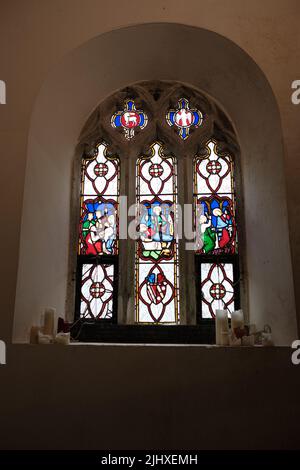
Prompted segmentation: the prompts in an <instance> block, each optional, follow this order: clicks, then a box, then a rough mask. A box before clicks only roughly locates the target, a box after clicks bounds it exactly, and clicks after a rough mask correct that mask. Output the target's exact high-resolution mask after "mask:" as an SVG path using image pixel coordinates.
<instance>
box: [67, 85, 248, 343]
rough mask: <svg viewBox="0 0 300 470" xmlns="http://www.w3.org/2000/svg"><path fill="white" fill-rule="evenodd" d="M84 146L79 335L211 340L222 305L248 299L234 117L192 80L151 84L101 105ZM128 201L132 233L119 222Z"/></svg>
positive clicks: (230, 306) (78, 261)
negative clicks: (243, 297)
mask: <svg viewBox="0 0 300 470" xmlns="http://www.w3.org/2000/svg"><path fill="white" fill-rule="evenodd" d="M79 149H80V152H81V153H82V155H83V156H82V159H81V190H80V196H79V199H80V208H78V212H79V213H80V217H79V248H78V254H77V259H76V260H75V257H73V260H74V269H75V265H76V273H77V276H76V301H75V318H76V320H77V323H79V324H80V331H79V337H80V338H81V339H83V340H101V339H102V340H105V338H108V339H111V340H114V338H117V339H118V340H120V341H123V340H124V341H126V340H127V341H130V340H131V338H132V341H134V340H137V341H144V340H148V341H158V342H159V341H169V342H172V341H173V342H182V341H183V342H193V341H195V342H213V341H214V321H213V318H214V311H215V309H216V308H221V307H224V308H228V310H229V312H230V311H231V309H233V308H238V307H239V306H240V279H241V276H240V265H241V263H240V254H239V253H238V247H239V246H240V240H241V239H242V235H241V236H240V234H242V230H241V225H242V223H241V217H240V214H239V211H238V209H237V208H239V207H240V200H241V194H240V192H239V193H238V197H237V188H238V191H240V182H239V177H238V174H237V173H236V171H235V170H236V166H238V165H237V164H236V162H237V157H238V155H239V147H238V144H237V140H236V137H235V133H234V130H233V127H232V124H231V123H230V121H229V119H228V118H227V117H226V115H225V114H224V112H223V111H222V110H221V109H220V107H219V106H217V104H216V103H215V102H214V101H213V100H212V99H210V98H208V97H207V96H206V95H204V94H203V93H200V92H199V91H198V90H196V89H194V88H192V87H189V86H187V85H184V84H180V83H176V82H143V83H139V84H136V85H134V86H130V87H127V88H126V89H124V90H121V91H120V92H117V93H115V94H114V95H112V96H110V97H109V98H107V99H106V100H105V101H104V102H103V103H101V104H100V105H99V106H98V107H97V108H96V110H95V111H94V113H93V114H92V116H91V117H90V119H89V121H88V122H87V124H86V126H85V128H84V129H83V132H82V135H81V138H80V144H79ZM90 193H91V194H90ZM123 196H125V197H126V201H124V200H123V201H120V199H122V197H123ZM185 205H186V206H188V205H189V206H190V208H192V209H188V208H187V209H186V208H185ZM131 206H134V207H135V209H134V212H131V213H130V217H129V220H128V222H130V223H131V224H132V223H134V225H135V236H134V237H128V232H127V228H126V227H125V229H124V226H123V229H122V227H121V230H120V226H119V224H120V213H122V215H124V213H125V212H124V211H128V208H129V207H131ZM188 214H190V216H191V217H190V219H191V220H188ZM189 223H190V226H189V227H188V228H187V227H186V225H187V224H188V225H189ZM77 224H78V222H77ZM121 225H122V224H121ZM237 233H238V234H239V237H238V236H237ZM160 327H161V328H160ZM121 331H122V332H123V333H122V334H120V332H121ZM125 331H126V334H125V333H124V332H125Z"/></svg>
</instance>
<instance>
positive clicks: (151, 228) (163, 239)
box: [135, 142, 179, 324]
mask: <svg viewBox="0 0 300 470" xmlns="http://www.w3.org/2000/svg"><path fill="white" fill-rule="evenodd" d="M150 150H151V156H143V157H141V158H139V159H138V161H137V165H136V171H137V174H136V178H137V183H136V187H137V193H136V199H137V221H138V224H137V230H138V235H139V236H138V240H137V242H136V261H135V296H136V297H135V308H136V321H137V322H138V323H168V324H177V323H178V322H179V302H178V300H179V299H178V297H179V288H178V253H177V236H176V205H177V167H176V158H175V157H174V156H171V155H170V156H165V155H164V151H163V146H162V144H161V143H159V142H155V143H153V144H152V145H151V147H150Z"/></svg>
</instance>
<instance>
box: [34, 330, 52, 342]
mask: <svg viewBox="0 0 300 470" xmlns="http://www.w3.org/2000/svg"><path fill="white" fill-rule="evenodd" d="M52 339H53V336H51V335H44V334H43V333H41V332H40V331H39V332H38V343H39V344H50V343H51V342H52Z"/></svg>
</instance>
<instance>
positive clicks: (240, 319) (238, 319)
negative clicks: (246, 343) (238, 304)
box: [231, 310, 244, 331]
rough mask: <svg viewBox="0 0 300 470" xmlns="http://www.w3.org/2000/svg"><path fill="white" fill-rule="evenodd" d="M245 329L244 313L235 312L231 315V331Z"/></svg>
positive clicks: (240, 311)
mask: <svg viewBox="0 0 300 470" xmlns="http://www.w3.org/2000/svg"><path fill="white" fill-rule="evenodd" d="M235 328H244V313H243V310H234V311H233V312H232V314H231V329H232V331H234V329H235Z"/></svg>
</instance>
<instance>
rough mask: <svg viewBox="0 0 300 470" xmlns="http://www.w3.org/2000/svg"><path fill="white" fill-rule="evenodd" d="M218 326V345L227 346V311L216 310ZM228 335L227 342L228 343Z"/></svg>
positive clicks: (216, 323)
mask: <svg viewBox="0 0 300 470" xmlns="http://www.w3.org/2000/svg"><path fill="white" fill-rule="evenodd" d="M215 325H216V344H219V345H225V343H226V344H228V316H227V310H216V316H215ZM226 335H227V342H226V338H225V337H226Z"/></svg>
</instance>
